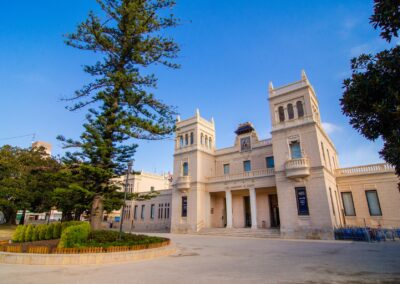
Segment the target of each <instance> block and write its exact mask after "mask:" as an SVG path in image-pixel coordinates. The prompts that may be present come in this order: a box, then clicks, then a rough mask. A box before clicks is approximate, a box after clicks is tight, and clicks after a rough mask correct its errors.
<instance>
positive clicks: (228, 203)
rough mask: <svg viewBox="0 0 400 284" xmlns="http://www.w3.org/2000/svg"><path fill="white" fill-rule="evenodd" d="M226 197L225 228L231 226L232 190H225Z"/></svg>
mask: <svg viewBox="0 0 400 284" xmlns="http://www.w3.org/2000/svg"><path fill="white" fill-rule="evenodd" d="M225 199H226V228H228V229H230V228H232V192H231V191H230V190H226V191H225Z"/></svg>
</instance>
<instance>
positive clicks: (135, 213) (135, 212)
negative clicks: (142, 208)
mask: <svg viewBox="0 0 400 284" xmlns="http://www.w3.org/2000/svg"><path fill="white" fill-rule="evenodd" d="M137 207H138V206H137V205H135V209H134V211H133V218H134V219H135V220H137Z"/></svg>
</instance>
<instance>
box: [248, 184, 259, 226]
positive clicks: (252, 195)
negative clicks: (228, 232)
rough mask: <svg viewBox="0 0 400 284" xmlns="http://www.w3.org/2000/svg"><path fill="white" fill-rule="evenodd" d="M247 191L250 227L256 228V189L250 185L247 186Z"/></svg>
mask: <svg viewBox="0 0 400 284" xmlns="http://www.w3.org/2000/svg"><path fill="white" fill-rule="evenodd" d="M249 192H250V210H251V228H252V229H257V205H256V202H257V199H256V189H255V188H254V187H251V188H249Z"/></svg>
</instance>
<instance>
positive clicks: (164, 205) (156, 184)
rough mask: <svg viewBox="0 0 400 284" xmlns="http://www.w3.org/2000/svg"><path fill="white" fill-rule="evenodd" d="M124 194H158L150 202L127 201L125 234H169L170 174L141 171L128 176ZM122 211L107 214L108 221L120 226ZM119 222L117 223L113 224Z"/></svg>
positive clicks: (122, 179)
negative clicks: (145, 232)
mask: <svg viewBox="0 0 400 284" xmlns="http://www.w3.org/2000/svg"><path fill="white" fill-rule="evenodd" d="M125 181H126V176H121V177H120V183H121V184H123V185H124V184H125ZM127 192H129V193H142V194H146V193H151V192H158V193H159V195H157V196H156V197H154V198H152V199H149V200H142V201H139V200H129V201H127V202H126V206H125V213H124V222H123V224H124V230H125V231H139V232H143V231H153V232H155V231H156V232H169V231H170V228H171V200H172V197H171V194H172V192H171V180H170V175H169V174H155V173H147V172H144V171H141V172H140V173H138V174H133V175H130V176H129V183H128V188H127ZM121 217H122V216H121V210H119V211H114V212H113V213H112V214H109V216H108V217H107V219H108V220H107V221H108V222H109V223H110V222H113V223H114V224H113V225H114V226H118V225H119V220H120V218H121ZM115 221H118V222H115Z"/></svg>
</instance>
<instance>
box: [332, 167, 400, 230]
mask: <svg viewBox="0 0 400 284" xmlns="http://www.w3.org/2000/svg"><path fill="white" fill-rule="evenodd" d="M337 181H338V188H339V191H340V192H351V193H352V196H353V202H354V208H355V213H356V216H346V217H345V218H346V225H356V226H364V224H365V225H367V226H372V227H378V226H382V227H389V228H390V227H400V192H399V189H398V187H397V183H398V182H399V179H398V178H397V177H396V176H395V175H394V174H393V173H390V172H389V173H387V172H386V173H379V174H376V173H375V174H374V173H370V174H358V175H348V176H340V177H338V178H337ZM366 190H376V191H377V194H378V198H379V203H380V207H381V211H382V216H371V215H370V213H369V209H368V203H367V198H366V193H365V191H366ZM340 198H341V197H340ZM340 206H341V210H343V203H342V201H341V202H340Z"/></svg>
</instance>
